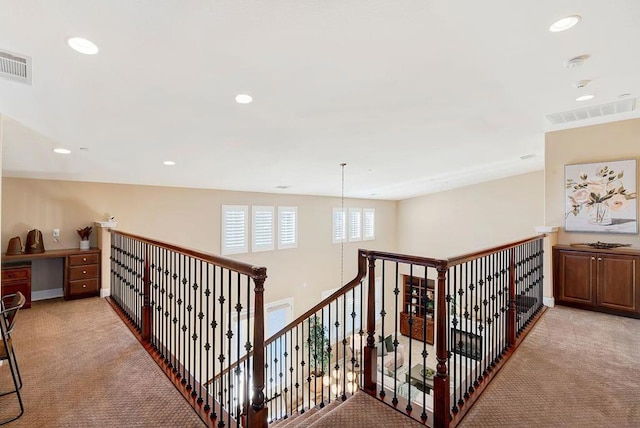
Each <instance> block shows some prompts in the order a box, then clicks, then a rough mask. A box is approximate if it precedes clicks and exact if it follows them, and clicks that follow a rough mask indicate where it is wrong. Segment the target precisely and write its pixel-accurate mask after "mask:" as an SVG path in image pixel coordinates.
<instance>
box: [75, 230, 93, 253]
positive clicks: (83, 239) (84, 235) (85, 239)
mask: <svg viewBox="0 0 640 428" xmlns="http://www.w3.org/2000/svg"><path fill="white" fill-rule="evenodd" d="M91 230H92V228H91V227H90V226H87V227H85V228H84V229H78V230H77V232H78V235H80V249H81V250H88V249H89V247H90V246H89V235H91Z"/></svg>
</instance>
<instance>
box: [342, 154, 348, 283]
mask: <svg viewBox="0 0 640 428" xmlns="http://www.w3.org/2000/svg"><path fill="white" fill-rule="evenodd" d="M340 166H341V167H342V196H341V199H340V210H341V211H342V227H343V229H344V237H343V239H342V241H341V243H340V287H342V286H343V285H344V241H346V239H347V233H348V231H347V230H346V229H347V213H346V212H345V211H344V167H345V166H347V164H346V163H341V164H340Z"/></svg>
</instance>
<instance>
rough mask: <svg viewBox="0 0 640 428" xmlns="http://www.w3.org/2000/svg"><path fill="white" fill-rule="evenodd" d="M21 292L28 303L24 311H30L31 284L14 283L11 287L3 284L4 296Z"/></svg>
mask: <svg viewBox="0 0 640 428" xmlns="http://www.w3.org/2000/svg"><path fill="white" fill-rule="evenodd" d="M18 291H19V292H21V293H22V294H23V295H24V297H25V299H26V302H25V304H24V306H23V308H24V309H29V308H30V307H31V284H30V283H29V282H24V281H22V282H12V283H10V284H9V285H7V284H2V296H3V297H4V296H8V295H10V294H15V293H17V292H18Z"/></svg>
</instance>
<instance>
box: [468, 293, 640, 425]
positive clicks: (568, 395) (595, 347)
mask: <svg viewBox="0 0 640 428" xmlns="http://www.w3.org/2000/svg"><path fill="white" fill-rule="evenodd" d="M459 426H460V427H462V428H472V427H640V320H637V319H630V318H623V317H617V316H613V315H606V314H600V313H597V312H589V311H582V310H578V309H572V308H566V307H561V306H557V307H555V308H552V309H549V310H547V312H546V313H545V314H544V315H543V316H542V318H541V319H540V321H538V323H537V324H536V325H535V327H534V328H533V330H532V331H531V332H530V333H529V335H528V336H527V338H526V339H525V341H524V342H523V343H522V344H521V345H520V347H519V348H518V350H517V351H516V352H515V353H514V355H513V356H512V357H511V359H510V360H509V361H508V362H507V363H506V364H505V366H504V367H503V368H502V370H501V371H500V372H499V373H498V375H497V376H496V377H495V378H494V379H493V381H492V382H491V383H490V384H489V386H488V387H487V389H486V391H485V393H484V394H483V395H482V396H481V397H480V399H479V400H478V401H477V402H476V404H475V405H474V406H473V407H472V408H471V410H469V413H468V414H467V415H466V417H465V418H464V419H463V421H462V423H461V424H460V425H459Z"/></svg>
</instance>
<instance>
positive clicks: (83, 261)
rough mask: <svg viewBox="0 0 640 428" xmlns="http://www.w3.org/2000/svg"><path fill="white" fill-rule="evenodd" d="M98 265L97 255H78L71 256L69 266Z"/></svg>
mask: <svg viewBox="0 0 640 428" xmlns="http://www.w3.org/2000/svg"><path fill="white" fill-rule="evenodd" d="M97 263H98V255H97V254H76V255H74V256H69V266H81V265H92V264H97Z"/></svg>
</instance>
